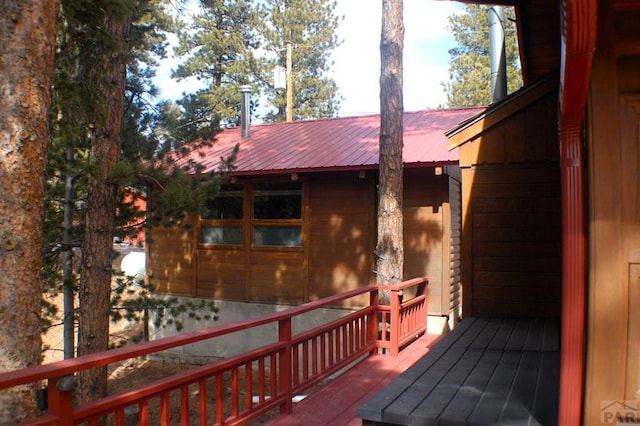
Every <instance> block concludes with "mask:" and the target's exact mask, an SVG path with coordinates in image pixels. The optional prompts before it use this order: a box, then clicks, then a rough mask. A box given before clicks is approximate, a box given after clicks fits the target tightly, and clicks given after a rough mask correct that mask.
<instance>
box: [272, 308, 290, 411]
mask: <svg viewBox="0 0 640 426" xmlns="http://www.w3.org/2000/svg"><path fill="white" fill-rule="evenodd" d="M278 339H279V340H280V342H285V343H286V346H285V348H284V350H283V353H282V355H281V356H280V371H279V373H280V374H279V377H280V390H281V391H282V392H283V393H284V395H285V400H284V402H283V403H282V404H281V405H280V413H282V414H289V413H291V412H292V411H293V402H292V398H293V391H292V390H291V366H292V362H291V318H285V319H282V320H280V321H278ZM271 368H274V366H273V365H272V366H271Z"/></svg>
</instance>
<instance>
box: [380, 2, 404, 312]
mask: <svg viewBox="0 0 640 426" xmlns="http://www.w3.org/2000/svg"><path fill="white" fill-rule="evenodd" d="M403 44H404V26H403V18H402V0H384V1H383V2H382V36H381V41H380V59H381V73H380V160H379V161H380V183H379V189H378V242H377V246H376V256H377V282H378V284H382V285H393V284H397V283H398V282H401V281H402V279H403V276H402V275H403V268H404V248H403V244H404V243H403V235H402V232H403V220H402V196H403V188H402V145H403V140H402V129H403V123H402V113H403V109H404V107H403V100H402V50H403ZM385 299H386V300H385ZM385 301H387V302H388V295H386V297H383V302H385Z"/></svg>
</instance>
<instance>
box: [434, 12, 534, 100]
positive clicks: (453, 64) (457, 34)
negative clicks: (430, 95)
mask: <svg viewBox="0 0 640 426" xmlns="http://www.w3.org/2000/svg"><path fill="white" fill-rule="evenodd" d="M487 9H488V7H487V6H480V5H476V4H466V5H465V13H464V14H460V15H452V16H450V17H449V30H450V31H451V33H452V34H453V36H454V38H455V40H456V47H455V48H453V49H451V50H449V54H450V55H451V61H450V63H449V75H450V78H451V82H450V83H445V84H443V86H444V89H445V91H446V93H447V104H448V106H449V107H464V106H482V105H489V104H490V103H491V83H490V78H491V66H490V62H489V21H488V17H487ZM504 25H505V27H504V28H505V44H506V64H507V93H512V92H514V91H516V90H517V89H519V88H520V87H521V86H522V75H521V71H520V66H519V56H518V46H517V40H516V28H515V20H514V11H513V8H505V20H504Z"/></svg>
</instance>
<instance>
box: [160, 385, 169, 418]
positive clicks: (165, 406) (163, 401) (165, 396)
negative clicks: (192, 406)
mask: <svg viewBox="0 0 640 426" xmlns="http://www.w3.org/2000/svg"><path fill="white" fill-rule="evenodd" d="M170 408H171V407H170V404H169V392H162V395H160V425H161V426H171V409H170Z"/></svg>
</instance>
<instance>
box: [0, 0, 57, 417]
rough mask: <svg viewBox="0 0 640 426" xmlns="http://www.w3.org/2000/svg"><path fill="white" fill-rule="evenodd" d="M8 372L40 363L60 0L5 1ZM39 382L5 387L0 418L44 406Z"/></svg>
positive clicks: (1, 336) (0, 207) (1, 42)
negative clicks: (37, 387) (48, 168)
mask: <svg viewBox="0 0 640 426" xmlns="http://www.w3.org/2000/svg"><path fill="white" fill-rule="evenodd" d="M0 8H1V9H2V13H1V14H0V28H1V30H0V99H2V101H1V102H0V187H1V188H2V195H1V196H0V215H1V216H2V221H1V222H0V372H6V371H12V370H17V369H20V368H26V367H30V366H33V365H37V364H40V358H41V337H40V331H41V323H40V298H41V285H40V269H41V264H42V225H43V219H44V215H43V212H44V208H43V201H44V167H45V158H46V154H47V148H48V146H49V139H50V135H49V109H50V106H51V83H52V79H53V70H54V67H53V63H54V62H53V60H54V49H55V41H56V21H57V17H58V11H59V3H58V1H57V0H23V1H13V0H2V1H1V2H0ZM34 390H35V389H34V388H33V387H29V386H23V387H17V388H13V389H9V390H4V391H0V424H15V422H20V421H21V420H24V419H26V418H27V417H28V416H31V415H32V414H34V413H35V412H36V404H35V395H34Z"/></svg>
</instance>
